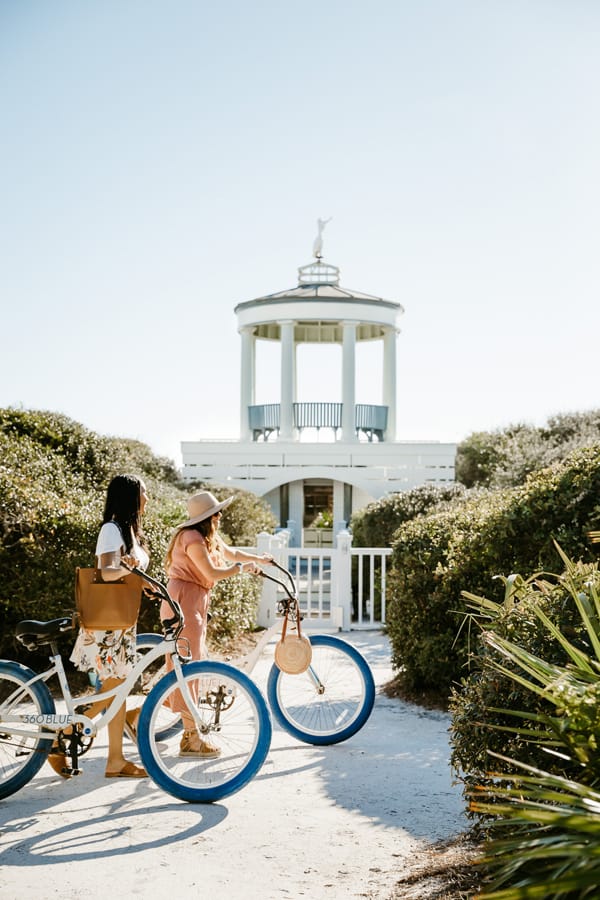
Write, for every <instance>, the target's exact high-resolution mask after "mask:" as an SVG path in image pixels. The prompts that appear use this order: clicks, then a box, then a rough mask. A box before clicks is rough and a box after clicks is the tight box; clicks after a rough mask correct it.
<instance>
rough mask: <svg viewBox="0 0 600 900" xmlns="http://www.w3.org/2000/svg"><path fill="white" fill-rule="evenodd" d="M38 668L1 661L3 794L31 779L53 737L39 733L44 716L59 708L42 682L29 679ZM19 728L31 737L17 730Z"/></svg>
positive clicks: (0, 780)
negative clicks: (17, 732) (14, 731)
mask: <svg viewBox="0 0 600 900" xmlns="http://www.w3.org/2000/svg"><path fill="white" fill-rule="evenodd" d="M32 678H35V672H34V671H33V670H32V669H28V668H27V666H23V665H21V664H20V663H17V662H5V661H1V662H0V798H3V797H9V796H10V795H11V794H14V793H15V792H16V791H18V790H20V788H22V787H23V785H25V784H27V782H28V781H31V779H32V778H33V776H34V775H35V774H36V772H39V770H40V769H41V767H42V766H43V764H44V762H45V760H46V757H47V756H48V753H49V751H50V747H51V744H52V741H49V740H45V739H44V738H42V737H40V735H41V734H42V731H43V728H42V723H41V717H42V716H44V715H53V714H54V713H55V712H56V708H55V706H54V700H53V699H52V697H51V695H50V691H49V690H48V688H47V687H46V685H45V684H44V683H43V682H40V681H36V683H35V684H28V682H29V681H30V680H31V679H32ZM13 728H16V729H19V730H21V731H23V730H26V731H28V732H29V735H30V736H29V737H24V736H23V735H19V734H14V733H13V731H12V730H11V729H13Z"/></svg>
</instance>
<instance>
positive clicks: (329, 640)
mask: <svg viewBox="0 0 600 900" xmlns="http://www.w3.org/2000/svg"><path fill="white" fill-rule="evenodd" d="M310 643H311V646H312V651H313V655H312V661H311V664H310V666H309V668H308V670H307V671H306V672H303V673H302V674H301V675H287V674H286V673H285V672H282V671H281V669H279V668H278V667H277V665H275V664H274V665H273V666H272V668H271V671H270V672H269V679H268V682H267V695H268V698H269V703H270V705H271V709H272V710H273V714H274V715H275V718H276V719H277V721H278V722H279V724H280V725H281V727H282V728H285V730H286V731H288V732H289V733H290V734H292V735H293V736H294V737H296V738H298V740H300V741H304V742H305V743H308V744H337V743H339V742H340V741H345V740H347V739H348V738H349V737H352V735H353V734H356V732H357V731H359V730H360V729H361V728H362V727H363V725H364V724H365V722H366V721H367V719H368V718H369V716H370V715H371V710H372V709H373V704H374V702H375V682H374V680H373V675H372V673H371V669H370V668H369V664H368V663H367V661H366V659H365V658H364V657H363V656H362V655H361V654H360V653H359V651H358V650H357V649H356V648H355V647H353V646H352V645H351V644H348V643H346V641H343V640H341V638H337V637H333V636H332V635H328V634H315V635H312V636H311V637H310Z"/></svg>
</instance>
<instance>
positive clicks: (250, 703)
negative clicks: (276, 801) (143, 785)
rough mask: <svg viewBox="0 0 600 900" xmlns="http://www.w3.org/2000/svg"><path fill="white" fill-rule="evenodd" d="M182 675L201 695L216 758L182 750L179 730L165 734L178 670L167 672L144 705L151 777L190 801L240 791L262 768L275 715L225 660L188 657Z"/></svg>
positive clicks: (145, 754) (143, 741)
mask: <svg viewBox="0 0 600 900" xmlns="http://www.w3.org/2000/svg"><path fill="white" fill-rule="evenodd" d="M183 677H184V680H185V682H186V685H187V686H188V688H189V691H190V694H191V695H192V697H197V700H196V704H195V705H196V710H197V713H198V715H199V717H200V722H201V724H200V728H199V731H200V735H201V737H202V738H203V739H204V740H206V741H207V742H210V744H212V745H213V746H215V747H216V748H217V749H218V751H219V755H218V757H216V758H214V759H208V758H201V757H194V756H189V755H186V756H182V755H180V753H181V748H180V745H181V732H179V733H177V734H168V735H165V733H164V729H163V718H164V710H165V709H167V708H171V707H172V706H173V705H175V706H176V705H177V699H178V697H179V696H180V695H179V688H178V682H177V676H176V674H175V672H170V673H169V674H168V675H165V676H164V678H162V679H161V680H160V681H159V683H158V684H157V685H156V686H155V687H154V688H153V689H152V691H151V693H150V694H149V696H148V698H147V699H146V702H145V703H144V705H143V707H142V712H141V715H140V720H139V725H138V747H139V751H140V755H141V757H142V761H143V763H144V765H145V767H146V770H147V772H148V774H149V775H150V777H151V778H152V779H153V780H154V781H155V782H156V784H158V786H159V787H161V788H162V789H163V790H165V791H167V793H169V794H172V795H173V796H174V797H178V798H179V799H180V800H187V801H189V802H192V803H212V802H214V801H215V800H220V799H222V798H223V797H227V796H228V795H229V794H233V793H235V791H239V790H240V788H243V787H244V785H246V784H247V783H248V782H249V781H250V779H251V778H253V777H254V775H255V774H256V773H257V772H258V770H259V769H260V767H261V766H262V764H263V763H264V761H265V759H266V756H267V753H268V752H269V747H270V746H271V734H272V725H271V716H270V713H269V709H268V707H267V704H266V703H265V700H264V698H263V696H262V694H261V692H260V691H259V689H258V688H257V686H256V685H255V684H254V682H252V681H251V680H250V679H249V678H248V676H247V675H244V673H243V672H239V671H238V670H237V669H235V668H234V667H233V666H230V665H227V664H226V663H219V662H211V661H210V660H203V661H202V662H191V663H186V664H185V665H184V666H183Z"/></svg>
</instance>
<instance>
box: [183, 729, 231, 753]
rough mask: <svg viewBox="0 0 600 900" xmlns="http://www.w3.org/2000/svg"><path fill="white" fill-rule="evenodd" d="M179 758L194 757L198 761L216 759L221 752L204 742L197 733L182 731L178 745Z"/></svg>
mask: <svg viewBox="0 0 600 900" xmlns="http://www.w3.org/2000/svg"><path fill="white" fill-rule="evenodd" d="M179 755H180V756H195V757H196V758H198V759H216V758H217V757H218V756H220V755H221V751H220V750H219V748H218V747H215V746H214V745H213V744H209V743H208V741H204V740H203V739H202V738H201V737H200V735H199V734H198V732H197V731H184V732H183V737H182V738H181V743H180V744H179Z"/></svg>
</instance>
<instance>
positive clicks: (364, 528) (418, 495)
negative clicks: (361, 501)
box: [350, 484, 465, 547]
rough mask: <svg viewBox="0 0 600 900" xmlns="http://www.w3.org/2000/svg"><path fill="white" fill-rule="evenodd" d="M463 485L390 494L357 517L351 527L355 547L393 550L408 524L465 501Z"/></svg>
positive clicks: (422, 487)
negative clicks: (395, 538)
mask: <svg viewBox="0 0 600 900" xmlns="http://www.w3.org/2000/svg"><path fill="white" fill-rule="evenodd" d="M464 494H465V487H464V486H463V485H462V484H448V485H429V484H425V485H422V486H421V487H417V488H413V489H412V490H411V491H403V492H398V493H394V494H388V495H387V496H386V497H382V499H381V500H377V501H375V502H374V503H369V505H368V506H365V507H364V509H361V510H359V511H358V512H356V513H354V515H353V516H352V519H351V523H350V527H351V529H352V544H353V546H355V547H390V546H391V544H392V539H393V536H394V534H395V532H396V531H397V530H398V528H399V527H400V526H401V525H403V524H404V523H405V522H410V521H411V520H412V519H416V518H417V516H423V515H426V514H428V513H430V512H431V511H432V510H433V509H435V508H436V507H438V506H440V504H443V503H447V502H449V501H453V500H456V499H457V498H460V497H463V496H464Z"/></svg>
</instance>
